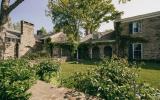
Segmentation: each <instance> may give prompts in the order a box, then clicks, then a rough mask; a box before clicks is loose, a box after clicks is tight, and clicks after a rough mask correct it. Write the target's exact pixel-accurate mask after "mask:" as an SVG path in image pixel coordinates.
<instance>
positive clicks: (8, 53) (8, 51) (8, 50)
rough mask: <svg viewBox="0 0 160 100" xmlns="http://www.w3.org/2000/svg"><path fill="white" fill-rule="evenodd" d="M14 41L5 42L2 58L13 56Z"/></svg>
mask: <svg viewBox="0 0 160 100" xmlns="http://www.w3.org/2000/svg"><path fill="white" fill-rule="evenodd" d="M15 45H16V44H15V43H13V42H11V43H6V49H5V54H4V59H8V58H14V57H15Z"/></svg>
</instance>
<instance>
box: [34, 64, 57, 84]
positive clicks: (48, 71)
mask: <svg viewBox="0 0 160 100" xmlns="http://www.w3.org/2000/svg"><path fill="white" fill-rule="evenodd" d="M35 67H36V70H37V72H36V74H37V75H38V76H39V78H40V80H43V81H47V82H49V81H50V79H51V78H52V76H53V75H55V74H56V73H57V72H58V71H59V64H58V63H53V62H50V61H44V62H41V63H40V64H38V65H36V66H35Z"/></svg>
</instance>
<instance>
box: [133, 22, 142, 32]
mask: <svg viewBox="0 0 160 100" xmlns="http://www.w3.org/2000/svg"><path fill="white" fill-rule="evenodd" d="M141 31H142V23H141V21H137V22H133V25H132V33H138V32H141Z"/></svg>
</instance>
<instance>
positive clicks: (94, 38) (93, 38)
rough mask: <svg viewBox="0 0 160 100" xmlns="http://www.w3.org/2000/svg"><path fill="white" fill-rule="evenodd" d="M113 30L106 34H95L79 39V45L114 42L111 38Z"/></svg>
mask: <svg viewBox="0 0 160 100" xmlns="http://www.w3.org/2000/svg"><path fill="white" fill-rule="evenodd" d="M112 33H113V30H109V31H106V32H97V33H96V34H89V35H87V36H86V37H84V38H82V39H81V41H80V42H81V43H88V42H92V43H96V42H114V39H113V38H112Z"/></svg>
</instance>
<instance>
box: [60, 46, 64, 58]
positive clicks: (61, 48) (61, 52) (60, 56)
mask: <svg viewBox="0 0 160 100" xmlns="http://www.w3.org/2000/svg"><path fill="white" fill-rule="evenodd" d="M62 52H63V51H62V48H61V53H60V57H61V58H62Z"/></svg>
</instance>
